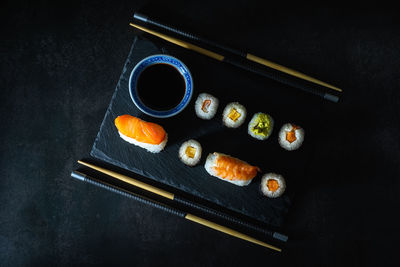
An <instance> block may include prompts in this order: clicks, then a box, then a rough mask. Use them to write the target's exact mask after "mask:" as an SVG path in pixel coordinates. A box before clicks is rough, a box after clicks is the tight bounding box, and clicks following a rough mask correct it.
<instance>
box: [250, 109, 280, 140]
mask: <svg viewBox="0 0 400 267" xmlns="http://www.w3.org/2000/svg"><path fill="white" fill-rule="evenodd" d="M273 128H274V119H273V118H272V117H271V116H270V115H268V114H265V113H261V112H258V113H256V114H254V116H253V118H252V119H251V121H250V122H249V126H248V129H247V132H248V134H249V135H250V136H252V137H254V138H256V139H258V140H266V139H268V137H269V136H270V135H271V133H272V130H273Z"/></svg>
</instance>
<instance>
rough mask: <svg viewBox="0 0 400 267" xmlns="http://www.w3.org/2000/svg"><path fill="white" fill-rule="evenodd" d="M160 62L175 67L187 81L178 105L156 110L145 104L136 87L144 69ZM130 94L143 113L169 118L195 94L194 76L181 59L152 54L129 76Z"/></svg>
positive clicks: (182, 107) (179, 110) (183, 107)
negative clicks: (168, 108)
mask: <svg viewBox="0 0 400 267" xmlns="http://www.w3.org/2000/svg"><path fill="white" fill-rule="evenodd" d="M159 63H164V64H168V65H170V66H172V67H174V68H175V69H176V70H177V71H178V72H179V73H180V74H181V75H182V77H183V79H184V81H185V95H184V96H183V98H182V101H181V102H180V103H179V104H178V105H177V106H176V107H174V108H172V109H170V110H165V111H164V110H163V111H159V110H154V109H151V108H149V107H147V106H146V105H145V104H143V102H142V101H141V100H140V98H139V97H138V94H137V87H136V86H137V81H138V78H139V75H140V74H141V73H142V71H143V70H144V69H146V68H147V67H149V66H151V65H154V64H159ZM129 94H130V95H131V98H132V101H133V103H135V105H136V107H137V108H138V109H140V110H141V111H142V112H143V113H145V114H147V115H150V116H153V117H156V118H168V117H172V116H174V115H176V114H178V113H179V112H181V111H182V110H183V109H185V107H186V106H187V105H188V104H189V102H190V99H191V98H192V95H193V78H192V75H191V74H190V72H189V69H188V68H187V67H186V66H185V64H183V63H182V61H180V60H179V59H177V58H174V57H171V56H168V55H163V54H159V55H152V56H149V57H146V58H145V59H143V60H141V61H140V62H139V63H138V64H136V66H135V67H134V68H133V70H132V72H131V76H130V78H129Z"/></svg>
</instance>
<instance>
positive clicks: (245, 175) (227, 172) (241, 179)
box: [204, 152, 261, 186]
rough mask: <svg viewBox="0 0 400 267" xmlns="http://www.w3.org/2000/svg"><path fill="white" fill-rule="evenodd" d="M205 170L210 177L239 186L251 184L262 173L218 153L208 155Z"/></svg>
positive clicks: (253, 167) (256, 168) (254, 167)
mask: <svg viewBox="0 0 400 267" xmlns="http://www.w3.org/2000/svg"><path fill="white" fill-rule="evenodd" d="M204 168H205V169H206V171H207V172H208V173H209V174H210V175H212V176H215V177H217V178H219V179H221V180H223V181H227V182H229V183H232V184H235V185H238V186H244V185H248V184H250V182H251V180H253V178H254V177H255V176H256V175H257V173H258V172H259V171H261V170H260V168H258V167H256V166H252V165H250V164H248V163H247V162H245V161H242V160H240V159H237V158H234V157H231V156H229V155H225V154H222V153H217V152H214V153H212V154H209V155H208V157H207V160H206V164H205V165H204Z"/></svg>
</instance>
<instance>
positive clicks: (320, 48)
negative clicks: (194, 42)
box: [0, 1, 400, 266]
mask: <svg viewBox="0 0 400 267" xmlns="http://www.w3.org/2000/svg"><path fill="white" fill-rule="evenodd" d="M55 2H56V1H36V2H32V1H13V2H12V4H10V3H6V2H2V3H1V9H0V12H1V17H0V19H1V21H0V22H1V23H0V25H1V26H0V27H1V36H0V38H1V39H0V55H1V57H0V66H1V69H0V71H1V72H0V73H1V74H0V81H1V82H0V84H1V88H0V90H1V91H0V95H1V105H0V110H1V111H0V116H1V138H0V142H1V146H0V149H1V154H0V155H1V158H0V163H1V165H0V265H5V266H7V265H9V266H18V265H61V266H66V265H69V266H72V265H78V264H81V265H91V264H108V265H114V264H120V265H121V264H126V265H134V266H135V265H136V266H143V265H150V266H156V265H167V266H168V265H183V264H190V265H194V266H204V265H207V266H210V265H211V266H212V265H214V266H219V265H222V264H226V265H228V264H229V265H233V266H238V265H245V264H246V263H249V262H251V263H253V264H256V263H258V264H268V265H272V266H280V265H282V266H283V265H289V266H296V265H297V266H309V265H322V266H339V265H340V266H343V265H351V266H366V265H371V266H377V265H379V266H387V265H395V264H396V262H397V257H396V255H395V253H396V249H395V248H396V243H395V241H396V240H398V223H399V222H398V220H397V218H396V215H397V213H398V210H399V182H398V179H399V174H400V156H399V152H400V139H399V130H400V108H399V107H398V105H399V104H400V91H399V87H400V76H399V74H398V71H399V69H400V22H399V18H398V14H397V12H396V9H395V8H393V7H389V6H383V5H382V6H377V7H372V6H361V5H360V6H358V7H357V8H351V9H350V8H348V7H322V6H311V5H310V6H304V5H301V6H293V5H289V4H286V3H282V4H280V5H272V4H268V5H265V6H261V5H259V4H257V3H256V2H255V3H252V2H249V1H236V2H235V3H229V5H228V4H227V3H222V2H217V1H201V3H200V2H199V3H186V2H185V1H180V2H172V1H165V2H164V1H141V2H137V1H112V2H111V1H110V2H107V3H106V2H102V1H93V2H85V3H80V4H74V3H72V2H64V3H61V2H57V3H55ZM167 2H168V3H167ZM228 6H229V8H228ZM138 9H140V10H143V11H144V12H145V13H148V14H153V15H154V16H155V17H158V18H160V19H163V20H166V21H170V22H171V23H172V24H181V25H182V24H183V26H185V27H186V28H187V29H190V30H192V31H193V32H197V33H201V34H202V35H204V36H208V37H209V38H210V39H214V40H219V41H221V42H224V43H226V44H230V45H231V46H234V47H239V48H247V49H248V51H251V52H253V53H254V54H257V55H260V56H263V57H266V58H269V59H271V60H274V61H277V62H279V63H281V64H283V65H288V66H291V67H293V68H295V69H300V70H302V71H303V72H305V73H309V74H311V75H315V76H317V77H319V78H321V79H322V80H325V81H328V82H332V83H334V84H337V85H340V86H342V87H343V88H344V90H345V94H344V95H343V97H342V101H341V102H340V103H339V104H338V105H323V106H322V107H321V112H323V113H324V114H325V116H324V119H323V120H322V121H319V122H318V123H319V124H320V128H319V130H320V136H319V137H318V139H319V142H321V145H320V146H318V147H317V148H316V151H315V156H314V158H313V159H312V161H311V162H312V163H311V164H310V165H309V166H307V172H306V174H305V175H304V177H302V178H303V179H304V182H303V183H301V184H302V187H301V188H300V189H301V192H302V193H301V194H299V195H298V196H297V197H296V200H295V201H294V203H293V206H292V207H291V210H290V213H289V217H288V219H287V222H286V224H285V225H284V227H283V228H282V231H283V232H285V233H287V234H288V235H289V236H290V242H289V243H288V244H287V246H286V247H285V249H284V252H283V253H281V254H277V253H274V252H272V251H269V250H266V249H263V248H261V247H257V246H254V245H251V244H249V243H246V242H243V241H240V240H237V239H234V238H231V237H228V236H226V235H223V234H220V233H217V232H215V231H212V230H209V229H206V228H204V227H202V226H198V225H195V224H193V223H190V222H187V221H184V220H181V219H179V218H175V217H171V216H169V215H167V214H165V213H164V212H162V211H158V210H155V209H153V208H150V207H147V206H144V205H141V204H138V203H135V202H132V201H130V200H126V199H124V198H123V197H120V196H117V195H113V194H111V193H108V192H105V191H103V190H101V189H97V188H94V187H92V186H90V185H85V184H82V183H77V182H76V181H73V180H71V178H70V176H69V175H70V172H71V171H72V170H74V169H76V168H77V167H78V166H77V164H76V163H75V162H76V160H77V159H80V158H84V157H88V156H89V152H90V149H91V146H92V144H93V141H94V138H95V136H96V133H97V131H98V129H99V126H100V123H101V121H102V119H103V116H104V113H105V111H106V108H107V106H108V103H109V101H110V99H111V95H112V93H113V91H114V88H115V85H116V82H117V81H118V78H119V75H120V73H121V70H122V67H123V64H124V62H125V58H126V56H127V54H128V52H129V49H130V46H131V43H132V40H133V34H132V32H131V29H129V27H128V26H127V25H128V22H129V20H130V16H131V15H132V14H133V11H134V10H138ZM179 19H183V21H184V23H179ZM237 36H240V37H241V38H237ZM283 104H284V103H283ZM299 108H309V107H306V106H305V107H302V106H301V104H299Z"/></svg>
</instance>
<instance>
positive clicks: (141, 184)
mask: <svg viewBox="0 0 400 267" xmlns="http://www.w3.org/2000/svg"><path fill="white" fill-rule="evenodd" d="M78 163H80V164H82V165H84V166H87V167H89V168H92V169H94V170H97V171H99V172H101V173H104V174H107V175H109V176H111V177H113V178H116V179H118V180H120V181H123V182H126V183H128V184H131V185H133V186H136V187H139V188H141V189H144V190H146V191H149V192H152V193H154V194H157V195H159V196H162V197H165V198H168V199H170V200H174V201H176V202H178V203H181V204H184V205H185V206H188V207H193V208H196V209H198V210H201V211H204V212H206V213H208V214H212V215H215V216H218V217H220V218H223V219H225V220H227V221H230V222H233V223H236V224H239V225H242V226H246V227H248V228H250V229H253V230H257V231H260V232H263V233H264V234H268V235H270V236H272V237H273V238H275V239H278V240H280V241H284V242H286V241H287V236H285V235H282V234H280V233H277V232H272V231H267V230H265V229H262V228H260V227H258V226H255V225H252V224H249V223H247V222H244V221H241V220H239V219H237V218H234V217H231V216H229V215H226V214H224V213H221V212H218V211H215V210H213V209H210V208H207V207H205V206H202V205H199V204H197V203H194V202H191V201H189V200H186V199H184V198H182V197H179V196H176V195H174V194H172V193H170V192H168V191H165V190H163V189H160V188H157V187H155V186H152V185H149V184H146V183H144V182H142V181H139V180H136V179H133V178H130V177H128V176H125V175H122V174H119V173H116V172H114V171H111V170H108V169H105V168H102V167H99V166H96V165H93V164H90V163H87V162H84V161H80V160H79V161H78ZM75 173H77V172H75ZM71 175H72V176H73V177H74V178H78V175H79V177H80V178H79V179H80V180H82V181H85V182H89V183H91V184H94V185H97V186H100V187H102V188H105V189H108V190H110V191H113V192H116V193H119V194H122V195H126V194H131V195H133V196H134V197H131V198H135V199H138V200H139V201H141V200H140V198H143V199H145V201H147V202H146V203H149V201H150V202H152V203H153V204H151V206H154V207H158V208H161V209H163V210H165V211H168V212H170V213H172V214H176V215H178V216H180V217H183V218H185V219H188V220H190V221H193V222H196V223H199V224H202V225H204V226H207V227H209V228H212V229H215V230H218V231H220V232H224V233H226V234H229V235H231V236H235V237H237V238H240V239H243V240H246V241H249V242H252V243H255V244H258V245H261V246H264V247H267V248H270V249H273V250H275V251H279V252H280V251H281V249H280V248H277V247H275V246H272V245H270V244H267V243H265V242H262V241H260V240H257V239H255V238H253V237H250V236H248V235H245V234H243V233H240V232H238V231H235V230H233V229H231V228H228V227H225V226H222V225H219V224H216V223H214V222H211V221H209V220H206V219H204V218H201V217H198V216H195V215H193V214H190V213H185V212H183V211H180V210H178V209H175V208H172V207H170V206H167V205H165V204H161V203H158V202H156V201H154V200H150V199H148V198H145V197H142V196H139V195H137V194H133V193H131V192H128V191H126V190H124V189H121V188H118V187H117V186H114V185H110V184H107V183H105V182H103V181H99V180H96V179H94V178H91V177H88V176H86V175H83V174H82V173H78V174H75V176H74V175H73V174H71ZM82 175H83V176H82ZM93 181H94V182H93ZM141 202H144V201H141ZM154 203H155V204H154ZM182 214H185V215H182Z"/></svg>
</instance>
